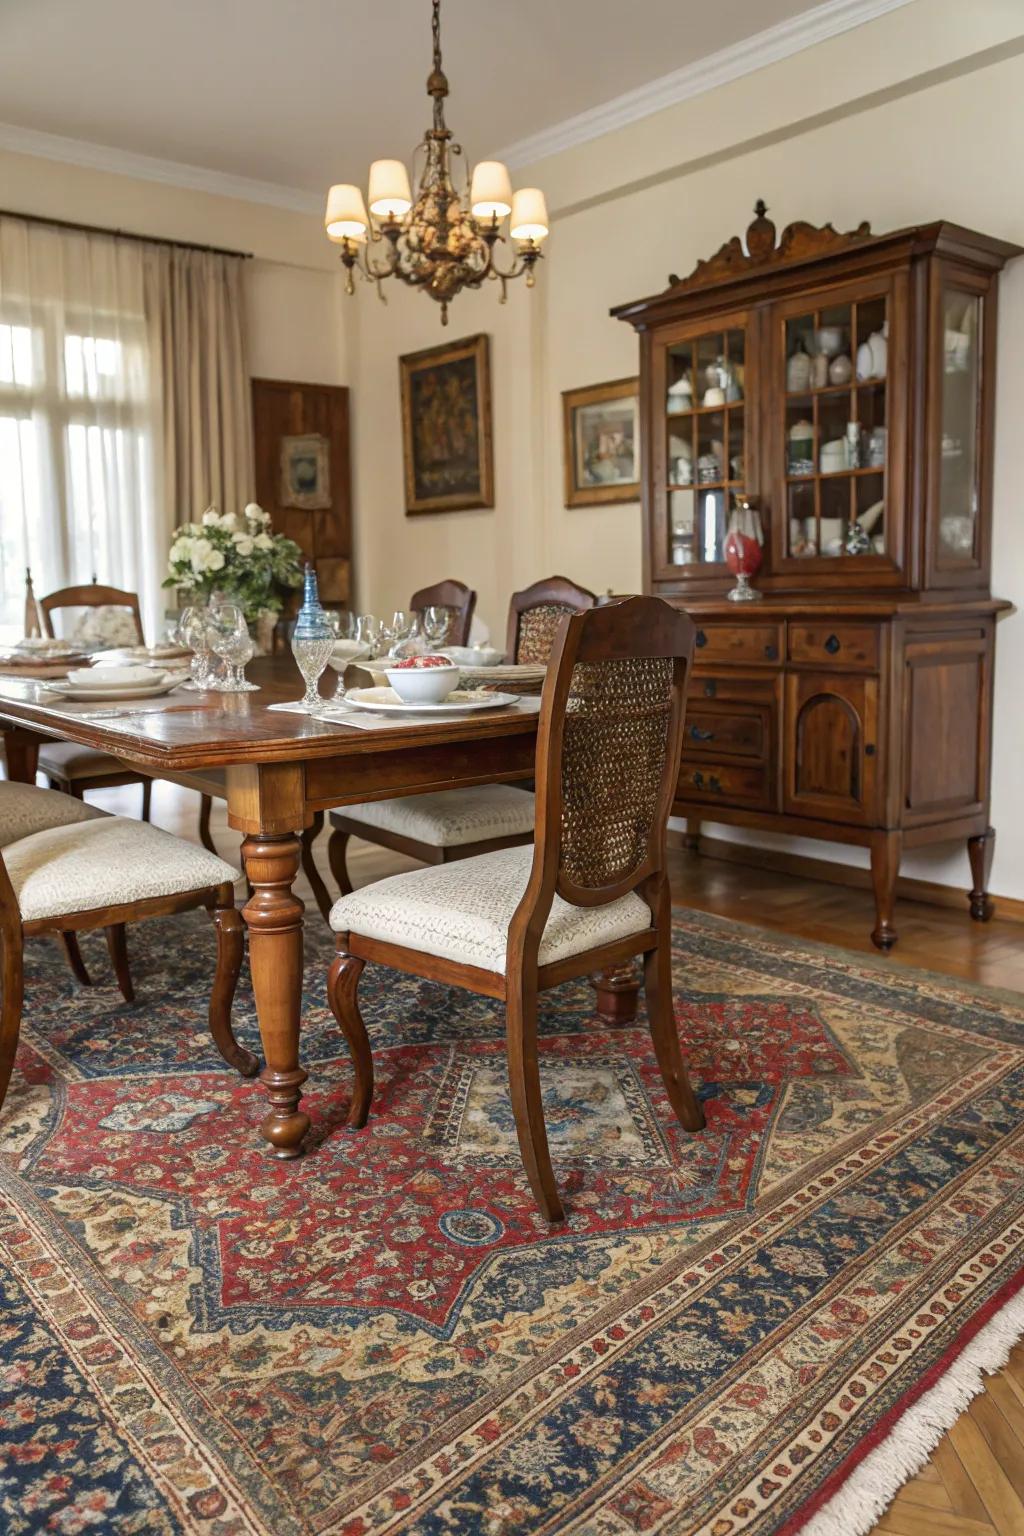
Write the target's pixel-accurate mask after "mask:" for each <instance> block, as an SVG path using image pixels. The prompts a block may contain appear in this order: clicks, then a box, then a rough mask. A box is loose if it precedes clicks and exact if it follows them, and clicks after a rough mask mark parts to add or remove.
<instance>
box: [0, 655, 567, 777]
mask: <svg viewBox="0 0 1024 1536" xmlns="http://www.w3.org/2000/svg"><path fill="white" fill-rule="evenodd" d="M247 676H248V678H249V680H250V681H252V682H255V683H258V684H259V692H256V693H216V692H213V691H209V692H203V693H193V692H186V691H185V690H183V689H178V690H176V691H175V692H173V693H170V694H166V695H164V696H163V697H161V698H156V699H138V700H123V701H118V700H110V701H109V702H107V701H95V702H86V701H84V700H83V701H76V700H73V699H61V698H58V697H57V696H55V695H53V694H48V693H47V692H46V690H45V688H44V687H43V686H42V685H40V684H39V683H36V682H32V681H29V680H27V679H21V678H16V677H11V676H0V719H2V720H6V721H8V722H11V723H12V724H20V725H22V726H24V727H27V728H28V729H30V730H32V731H36V732H39V733H40V734H42V735H45V736H52V737H57V738H59V739H62V740H65V741H73V742H78V743H81V744H82V745H85V746H90V747H94V748H96V749H97V750H98V751H102V752H109V753H112V754H114V755H116V756H117V757H121V758H124V759H125V760H126V761H127V762H129V763H132V764H135V765H137V766H139V767H143V768H147V769H149V770H150V771H151V772H154V773H159V772H160V770H161V769H166V770H168V771H175V770H179V771H181V770H188V769H190V768H196V769H199V768H204V767H216V766H226V765H230V764H239V763H275V762H278V763H279V762H295V761H296V760H300V761H304V762H307V761H314V760H317V759H322V758H331V757H347V756H351V755H359V754H369V755H375V754H376V753H379V752H381V751H390V750H405V751H407V750H408V749H409V748H411V747H414V746H425V745H431V744H443V743H446V742H451V743H469V742H472V741H474V740H493V739H494V738H495V737H516V736H528V737H529V736H534V735H535V734H536V730H537V714H536V712H535V711H529V712H523V711H519V710H517V709H515V708H514V707H510V708H508V709H490V710H481V711H479V712H474V713H471V714H465V715H439V716H437V717H436V718H430V717H427V716H420V717H418V719H417V721H416V723H415V724H410V723H408V722H406V721H399V722H396V724H395V725H394V726H393V727H389V726H382V727H380V728H377V729H374V730H372V731H371V730H365V729H361V728H359V727H356V726H350V725H345V724H344V723H342V722H340V721H335V720H329V721H328V720H318V719H317V718H316V717H314V716H312V715H305V714H292V713H288V712H285V711H280V710H271V709H269V708H268V706H269V705H271V704H278V703H284V702H289V701H292V702H295V701H298V699H299V698H301V695H302V687H303V684H302V678H301V676H300V674H299V671H298V668H297V667H296V665H295V663H294V661H293V660H292V658H291V656H287V655H280V656H273V657H261V658H259V659H257V660H256V661H255V662H253V663H252V664H251V665H250V666H249V667H248V669H247ZM326 679H329V680H330V681H331V682H332V683H333V680H334V674H333V673H332V672H328V673H327V674H326ZM326 679H325V680H326Z"/></svg>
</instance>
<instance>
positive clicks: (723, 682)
mask: <svg viewBox="0 0 1024 1536" xmlns="http://www.w3.org/2000/svg"><path fill="white" fill-rule="evenodd" d="M779 681H780V680H779V676H778V674H774V675H773V674H771V673H767V672H762V673H761V674H760V676H757V675H751V674H750V673H749V672H748V673H741V672H714V673H712V675H711V676H710V677H709V676H708V674H707V673H706V672H702V673H701V674H700V676H699V677H697V676H694V677H692V678H691V679H690V686H689V688H688V689H687V694H686V701H687V702H686V718H687V720H689V719H690V717H691V715H692V714H693V713H694V711H695V710H700V709H702V708H703V707H704V701H705V699H714V700H715V701H716V703H718V704H738V705H740V707H741V708H742V709H743V710H746V708H747V707H748V706H749V707H751V708H753V707H755V706H756V707H760V708H763V709H768V710H770V711H771V712H772V713H773V714H774V713H775V712H776V711H777V709H778V704H777V693H776V690H777V689H778V687H779ZM737 713H738V711H737Z"/></svg>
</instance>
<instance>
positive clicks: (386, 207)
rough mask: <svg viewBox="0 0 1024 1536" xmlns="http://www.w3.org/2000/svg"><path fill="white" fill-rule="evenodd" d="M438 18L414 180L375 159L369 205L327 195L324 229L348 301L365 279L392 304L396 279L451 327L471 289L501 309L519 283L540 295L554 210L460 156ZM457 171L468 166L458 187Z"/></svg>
mask: <svg viewBox="0 0 1024 1536" xmlns="http://www.w3.org/2000/svg"><path fill="white" fill-rule="evenodd" d="M432 9H433V15H432V29H433V43H434V67H433V69H432V70H431V72H430V76H429V78H428V80H427V94H428V95H429V96H430V97H431V98H432V100H433V103H434V121H433V127H432V128H429V129H428V130H427V132H426V134H425V135H424V138H423V141H422V143H421V144H420V145H419V146H418V147H417V149H416V152H415V155H414V157H413V176H412V181H411V182H410V178H409V173H408V171H407V170H406V167H405V165H404V164H403V163H402V161H401V160H375V161H374V162H373V164H372V165H371V166H370V176H369V181H368V184H367V189H366V198H365V200H364V198H363V193H362V190H361V189H360V188H359V187H357V186H353V185H351V184H349V183H346V182H339V183H338V184H337V185H336V186H333V187H332V188H331V189H330V191H329V192H328V194H327V208H326V212H325V214H324V228H325V230H326V233H327V238H328V240H332V241H334V243H335V244H336V245H337V246H338V247H339V248H340V249H339V255H340V257H341V260H342V262H343V264H344V266H345V270H346V272H347V274H348V277H347V282H346V284H345V287H346V291H347V292H348V293H350V294H351V293H354V292H355V275H356V273H358V274H359V275H360V276H361V277H362V278H364V279H365V280H366V281H367V282H371V283H374V284H375V285H376V288H377V294H378V297H379V298H380V299H381V300H382V301H384V302H386V299H385V295H384V292H383V284H384V282H385V281H386V279H388V278H392V277H396V278H398V279H399V281H400V282H403V283H405V284H406V285H407V286H408V287H410V288H419V289H422V291H423V292H424V293H428V294H429V295H430V297H431V298H432V299H434V300H436V302H437V303H438V304H440V306H441V323H442V324H443V325H447V324H448V305H449V304H450V303H451V301H452V299H454V298H455V296H456V294H458V293H461V292H462V290H463V289H464V288H479V287H480V286H481V285H482V284H483V283H485V282H489V281H491V282H497V283H499V284H500V286H501V302H502V303H504V302H505V298H506V296H507V286H508V284H509V282H511V281H512V279H513V278H517V277H524V276H525V278H526V286H527V287H528V288H532V287H533V285H534V268H535V267H536V265H537V262H538V261H539V260H540V258H541V246H542V244H543V242H544V240H545V239H546V238H547V234H548V211H547V206H546V204H545V202H544V194H543V192H541V191H540V190H539V188H537V187H522V188H520V189H519V191H517V192H513V190H512V182H511V180H510V178H509V174H508V167H507V166H505V165H503V164H502V163H501V161H500V160H481V161H480V163H479V164H478V165H477V166H476V167H475V169H474V170H473V173H472V176H471V177H470V176H469V175H468V173H467V171H466V169H465V157H464V155H463V151H462V147H461V145H459V144H457V143H455V142H454V140H453V138H452V134H451V131H450V129H449V128H448V126H447V124H446V123H445V119H444V102H445V97H446V96H447V95H448V81H447V78H446V77H445V74H444V71H443V69H442V68H441V14H440V12H441V0H433V5H432ZM456 162H461V167H462V176H461V178H460V180H461V186H457V185H456V181H455V170H454V167H455V164H456ZM417 166H418V167H419V169H418V172H417ZM413 185H415V189H416V190H415V192H414V191H413ZM510 242H511V243H512V246H513V249H512V250H511V251H510V254H509V258H508V260H507V264H506V265H505V266H502V265H500V264H499V260H498V259H497V257H496V248H497V247H498V246H499V245H509V243H510Z"/></svg>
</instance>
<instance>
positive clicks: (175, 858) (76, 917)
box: [0, 782, 259, 1105]
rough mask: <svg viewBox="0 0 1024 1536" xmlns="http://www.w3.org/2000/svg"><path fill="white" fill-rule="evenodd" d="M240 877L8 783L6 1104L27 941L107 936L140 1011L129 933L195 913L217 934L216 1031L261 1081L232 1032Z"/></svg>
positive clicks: (164, 839) (126, 992)
mask: <svg viewBox="0 0 1024 1536" xmlns="http://www.w3.org/2000/svg"><path fill="white" fill-rule="evenodd" d="M237 878H238V872H237V870H234V869H232V867H231V865H230V864H226V863H225V862H224V860H223V859H219V858H217V856H216V855H215V854H211V853H208V852H207V851H206V850H205V849H203V848H197V847H195V845H194V844H192V843H186V842H184V841H183V840H182V839H181V838H178V837H172V836H171V834H170V833H169V832H161V831H160V830H159V829H158V828H157V827H151V826H148V825H147V824H146V823H145V822H142V821H133V820H132V819H131V818H129V817H125V816H110V815H108V814H107V812H106V811H101V810H100V809H99V808H98V807H97V806H93V805H86V804H85V803H84V802H83V801H81V800H75V799H73V798H72V797H71V796H70V795H62V794H58V793H57V792H56V791H55V790H51V789H37V788H36V787H35V786H34V785H30V784H11V783H7V782H2V783H0V945H2V960H3V969H2V973H0V975H2V986H3V997H2V1001H0V1105H2V1104H3V1101H4V1096H5V1094H6V1092H7V1086H8V1083H9V1082H10V1077H11V1071H12V1069H13V1066H14V1056H15V1051H16V1050H17V1046H18V1035H19V1032H20V1028H21V1011H22V1005H23V1001H24V959H23V956H24V947H25V939H26V937H29V936H32V935H35V934H58V935H61V936H63V935H68V934H70V935H71V936H72V937H74V935H75V934H77V933H81V932H83V931H85V930H88V929H94V928H105V929H106V937H107V945H108V948H109V950H110V957H111V961H112V963H113V967H114V974H115V976H116V979H117V984H118V986H119V988H120V990H121V995H122V997H123V998H124V1000H125V1002H128V1003H130V1002H132V1001H134V996H135V993H134V988H133V986H132V978H131V971H130V969H129V965H128V951H127V944H126V938H125V925H126V924H127V923H130V922H132V923H134V922H139V921H141V920H142V919H144V918H147V917H163V916H166V915H168V914H170V913H173V912H184V911H187V910H188V909H190V908H192V907H205V908H206V909H207V910H208V911H209V913H210V915H211V917H212V919H213V922H214V926H215V928H216V934H217V967H216V973H215V975H214V981H213V989H212V992H211V995H210V1012H209V1023H210V1033H211V1035H212V1036H213V1040H214V1043H215V1045H216V1046H217V1049H218V1050H219V1052H220V1054H221V1055H222V1056H223V1058H224V1060H225V1061H226V1062H227V1063H228V1065H229V1066H232V1067H235V1068H236V1070H237V1071H239V1072H240V1073H241V1074H242V1076H243V1077H252V1076H253V1075H254V1074H255V1072H256V1070H257V1067H258V1066H259V1061H258V1059H257V1057H256V1056H254V1055H253V1053H252V1052H251V1051H247V1050H245V1049H244V1047H242V1046H240V1045H239V1044H238V1042H237V1040H236V1039H235V1037H234V1033H233V1031H232V1028H231V1004H232V1001H233V999H234V995H235V986H236V983H237V981H238V975H239V972H240V970H241V966H242V954H243V948H244V941H243V929H242V916H241V913H240V912H238V911H237V910H236V908H235V899H234V889H233V884H234V881H235V880H236V879H237Z"/></svg>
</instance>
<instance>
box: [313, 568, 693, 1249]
mask: <svg viewBox="0 0 1024 1536" xmlns="http://www.w3.org/2000/svg"><path fill="white" fill-rule="evenodd" d="M693 644H694V626H693V623H692V622H691V620H690V619H689V618H688V617H687V616H686V615H685V614H683V613H679V612H677V611H676V610H675V609H673V608H670V607H669V605H668V604H667V603H664V602H662V601H661V599H660V598H654V597H634V598H629V599H628V600H627V601H625V602H622V603H618V604H616V605H614V606H610V607H607V608H595V609H593V610H591V611H589V612H585V613H581V614H576V615H573V616H563V618H562V620H561V621H560V624H559V629H558V632H557V635H556V637H555V641H554V646H553V650H552V655H551V665H550V667H549V670H548V675H547V679H546V681H545V684H544V693H543V697H542V701H541V713H540V722H539V730H538V737H537V759H536V829H535V835H534V846H533V848H532V849H531V848H507V849H504V850H502V851H501V852H497V853H485V854H481V855H479V856H478V857H476V858H473V859H468V860H466V862H465V863H462V864H460V865H459V866H458V867H456V866H454V865H449V866H447V867H445V866H442V867H441V868H436V869H422V870H414V871H412V872H411V873H408V874H403V875H393V876H391V878H390V879H387V880H381V881H379V882H377V883H376V884H374V885H368V886H364V887H363V888H362V889H361V890H359V891H357V892H355V893H353V894H352V895H348V896H343V897H342V898H341V899H340V901H338V902H337V903H336V904H335V906H334V909H333V911H332V912H331V927H332V928H333V929H334V931H335V933H336V935H337V954H336V956H335V959H334V962H333V964H332V966H331V969H330V973H329V977H328V997H329V1000H330V1004H331V1007H332V1009H333V1011H334V1014H335V1016H336V1018H337V1020H338V1022H339V1024H340V1025H341V1028H342V1030H343V1031H344V1033H345V1036H346V1039H347V1040H348V1043H349V1046H350V1048H351V1051H352V1057H353V1064H354V1069H355V1082H354V1086H353V1091H352V1100H351V1105H350V1108H349V1113H348V1123H349V1125H351V1126H355V1127H358V1126H362V1125H365V1123H366V1120H367V1116H368V1114H369V1109H370V1101H371V1097H372V1093H373V1060H372V1056H371V1053H370V1045H369V1040H368V1038H367V1034H366V1030H365V1028H364V1025H363V1021H362V1018H361V1016H360V1012H359V1003H358V997H357V991H358V985H359V977H360V974H361V972H362V970H363V967H364V965H365V964H366V962H367V961H368V960H369V961H377V962H380V963H381V964H384V965H390V966H393V967H394V968H395V969H397V970H400V971H407V972H410V973H411V974H413V975H415V976H424V977H428V978H430V979H432V980H436V981H441V982H444V983H446V984H448V985H454V986H462V987H466V988H468V989H469V990H470V991H471V992H477V993H481V994H483V995H484V996H486V997H494V998H498V999H500V1000H502V1001H503V1002H504V1004H505V1037H506V1057H507V1062H508V1077H509V1091H510V1096H511V1103H512V1110H513V1114H514V1116H515V1125H516V1132H517V1135H518V1138H519V1148H520V1151H521V1153H522V1159H523V1165H524V1167H525V1169H526V1174H527V1178H528V1179H529V1182H530V1187H531V1189H532V1190H533V1193H534V1196H535V1198H536V1201H537V1204H538V1206H539V1207H540V1209H541V1211H542V1213H543V1215H544V1216H545V1217H546V1219H547V1220H548V1221H552V1222H557V1221H561V1220H562V1219H563V1211H562V1203H561V1200H560V1198H559V1193H558V1187H557V1185H556V1182H555V1176H554V1171H553V1169H552V1164H551V1154H550V1151H549V1148H548V1140H547V1131H546V1128H545V1124H544V1110H543V1104H542V1099H541V1082H540V1072H539V1068H538V1060H537V996H538V993H539V992H541V991H543V990H545V989H546V988H548V987H553V986H557V985H558V983H560V982H563V981H568V980H570V979H571V978H572V977H576V976H582V975H587V974H591V973H593V972H594V971H598V970H601V969H602V968H603V967H605V966H609V965H616V964H620V963H621V962H622V961H624V960H627V959H629V958H630V957H632V956H633V955H637V954H642V955H643V956H644V986H645V991H646V995H647V1015H648V1021H649V1024H650V1030H651V1038H652V1041H653V1044H654V1051H655V1055H656V1057H657V1061H658V1066H659V1068H660V1070H661V1076H662V1080H663V1082H664V1084H665V1091H666V1093H667V1095H668V1099H669V1102H670V1104H671V1105H672V1108H673V1110H674V1111H675V1113H676V1115H677V1116H678V1118H679V1120H680V1122H681V1123H682V1125H683V1126H684V1127H685V1128H686V1130H688V1131H698V1130H700V1129H701V1128H702V1127H703V1124H704V1117H703V1113H702V1111H701V1108H700V1106H699V1104H698V1102H697V1099H696V1097H695V1095H694V1092H693V1089H692V1088H691V1086H690V1082H689V1079H688V1077H687V1075H686V1067H685V1065H684V1063H683V1058H682V1053H681V1051H680V1046H679V1037H678V1033H677V1029H676V1023H675V1017H674V1012H673V1007H672V968H671V947H670V940H671V935H670V922H671V906H670V900H669V886H668V875H667V872H666V868H665V841H666V827H667V823H668V815H669V808H670V806H671V803H672V796H673V793H674V790H675V782H676V777H677V775H678V772H679V753H680V747H681V743H682V731H683V715H684V709H685V699H686V682H687V676H688V674H689V671H690V666H691V663H692V658H693Z"/></svg>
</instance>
